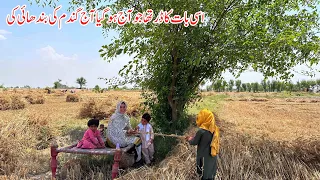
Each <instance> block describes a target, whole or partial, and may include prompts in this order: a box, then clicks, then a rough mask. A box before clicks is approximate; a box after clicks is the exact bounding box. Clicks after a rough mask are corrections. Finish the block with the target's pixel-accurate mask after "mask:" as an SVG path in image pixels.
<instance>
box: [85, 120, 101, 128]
mask: <svg viewBox="0 0 320 180" xmlns="http://www.w3.org/2000/svg"><path fill="white" fill-rule="evenodd" d="M92 125H95V126H97V127H98V126H99V120H97V119H90V120H89V121H88V127H90V126H92Z"/></svg>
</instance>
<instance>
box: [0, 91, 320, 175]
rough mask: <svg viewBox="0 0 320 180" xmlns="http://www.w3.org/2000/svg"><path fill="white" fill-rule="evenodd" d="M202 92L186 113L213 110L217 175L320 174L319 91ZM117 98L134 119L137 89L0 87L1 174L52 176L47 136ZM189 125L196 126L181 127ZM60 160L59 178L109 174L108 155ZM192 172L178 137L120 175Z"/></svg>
mask: <svg viewBox="0 0 320 180" xmlns="http://www.w3.org/2000/svg"><path fill="white" fill-rule="evenodd" d="M68 96H69V99H70V98H71V99H72V100H71V102H67V97H68ZM71 96H75V97H71ZM202 96H203V100H202V101H201V102H198V103H196V105H195V106H193V107H190V108H189V113H190V114H191V115H192V114H193V115H195V114H196V113H197V112H198V111H199V110H200V109H201V108H208V109H210V110H212V111H213V112H214V113H215V115H216V116H217V117H216V118H217V123H218V125H219V126H220V128H221V153H220V155H219V161H218V163H219V164H218V174H217V179H320V171H319V169H320V158H319V157H320V143H319V141H320V126H319V125H318V124H319V123H320V101H319V100H320V99H319V95H316V94H306V93H293V94H288V93H212V92H206V93H202ZM119 100H125V101H126V102H128V105H129V109H128V113H129V114H130V116H131V117H132V119H133V121H132V122H133V123H136V121H138V119H139V113H138V112H139V111H140V110H141V107H140V106H139V104H140V102H142V99H141V97H140V92H139V91H107V92H104V93H94V92H91V91H87V90H83V91H78V92H76V93H75V94H70V93H68V92H67V93H62V92H60V91H59V90H56V91H55V92H53V93H51V94H47V93H46V91H44V90H41V89H40V90H38V89H31V90H27V89H24V90H15V91H3V92H0V132H1V137H0V143H1V147H0V154H1V155H0V160H1V164H0V179H21V178H25V179H50V169H49V164H48V162H49V159H50V152H49V148H48V147H49V144H50V141H52V140H56V141H57V142H58V145H59V146H66V145H70V144H71V143H73V142H75V141H76V140H77V139H78V138H81V136H82V133H83V131H84V130H85V129H86V122H87V120H88V118H89V117H90V116H97V117H107V118H106V119H103V120H101V122H102V123H103V124H107V120H108V117H109V116H110V115H111V114H112V113H113V112H114V110H115V106H116V103H117V102H118V101H119ZM73 101H74V102H73ZM194 133H195V128H194V127H190V129H189V130H188V131H187V132H186V134H194ZM155 146H156V145H155ZM59 156H60V155H59ZM59 162H60V165H59V167H60V169H61V167H68V168H67V169H68V170H67V172H65V175H64V176H61V179H109V177H110V171H111V169H110V166H109V165H110V162H111V161H110V159H99V158H98V157H95V158H93V160H92V159H91V160H88V157H86V156H76V157H75V156H71V155H61V156H60V157H59ZM87 164H90V166H89V165H87ZM83 172H85V173H83ZM62 177H63V178H62ZM196 177H197V176H196V172H195V147H191V146H190V145H188V144H186V142H183V141H181V142H179V143H178V144H177V145H176V147H174V149H173V151H172V152H170V153H169V154H168V156H167V157H166V158H165V159H164V160H162V161H161V162H159V163H158V164H156V165H155V166H152V167H141V168H139V169H130V168H129V169H125V170H123V171H121V177H120V179H132V178H133V179H195V178H196Z"/></svg>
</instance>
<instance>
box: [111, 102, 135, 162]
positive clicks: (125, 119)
mask: <svg viewBox="0 0 320 180" xmlns="http://www.w3.org/2000/svg"><path fill="white" fill-rule="evenodd" d="M126 110H127V104H126V102H124V101H120V102H119V103H118V104H117V107H116V111H115V113H114V114H112V116H111V117H110V121H109V123H108V128H107V139H106V143H107V145H108V146H110V147H112V148H115V147H116V146H115V145H116V144H117V143H119V145H120V147H126V146H128V145H130V144H134V145H135V150H136V153H137V158H136V162H140V161H141V139H140V138H139V137H136V136H133V134H134V132H135V131H134V130H133V129H132V127H131V124H130V118H129V116H128V115H126Z"/></svg>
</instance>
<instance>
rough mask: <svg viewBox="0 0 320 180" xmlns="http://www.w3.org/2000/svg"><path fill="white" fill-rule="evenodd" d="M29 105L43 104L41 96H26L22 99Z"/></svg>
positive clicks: (43, 99) (43, 100)
mask: <svg viewBox="0 0 320 180" xmlns="http://www.w3.org/2000/svg"><path fill="white" fill-rule="evenodd" d="M24 98H25V99H26V100H27V101H28V102H29V103H30V104H44V102H45V98H44V96H43V95H30V94H29V95H27V96H25V97H24Z"/></svg>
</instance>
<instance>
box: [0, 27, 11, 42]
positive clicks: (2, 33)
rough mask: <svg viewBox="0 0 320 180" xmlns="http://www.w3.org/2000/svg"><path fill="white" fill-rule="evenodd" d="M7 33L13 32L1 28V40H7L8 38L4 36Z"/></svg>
mask: <svg viewBox="0 0 320 180" xmlns="http://www.w3.org/2000/svg"><path fill="white" fill-rule="evenodd" d="M6 34H11V32H9V31H6V30H3V29H0V40H6V39H7V38H6V37H5V36H4V35H6Z"/></svg>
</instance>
